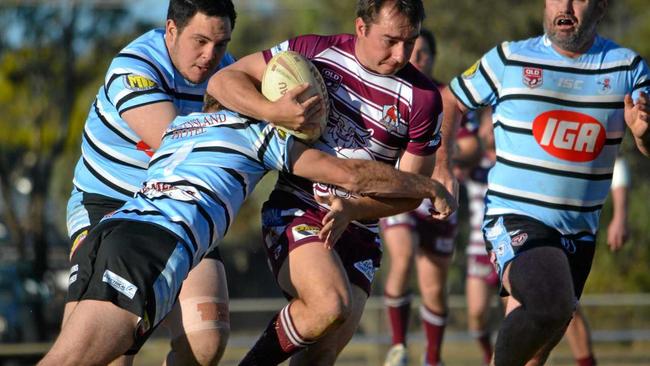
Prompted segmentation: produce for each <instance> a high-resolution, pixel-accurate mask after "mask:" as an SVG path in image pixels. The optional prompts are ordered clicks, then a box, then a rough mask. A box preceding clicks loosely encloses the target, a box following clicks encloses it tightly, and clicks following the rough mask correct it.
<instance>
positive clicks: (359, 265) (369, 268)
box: [354, 259, 375, 282]
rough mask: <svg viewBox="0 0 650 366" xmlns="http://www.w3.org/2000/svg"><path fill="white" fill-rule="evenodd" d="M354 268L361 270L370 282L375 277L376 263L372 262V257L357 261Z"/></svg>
mask: <svg viewBox="0 0 650 366" xmlns="http://www.w3.org/2000/svg"><path fill="white" fill-rule="evenodd" d="M354 268H356V269H357V270H358V271H359V272H361V273H362V274H363V275H364V276H365V277H366V278H367V279H368V281H370V282H372V280H373V279H374V278H375V265H374V264H373V263H372V259H366V260H365V261H361V262H356V263H355V264H354Z"/></svg>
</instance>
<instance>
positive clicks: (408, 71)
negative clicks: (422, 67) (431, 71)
mask: <svg viewBox="0 0 650 366" xmlns="http://www.w3.org/2000/svg"><path fill="white" fill-rule="evenodd" d="M395 76H396V77H397V78H398V79H400V80H401V81H402V82H405V83H408V84H409V85H410V86H411V87H412V88H413V92H414V94H416V93H421V94H423V95H431V96H435V95H436V94H439V91H438V90H439V85H440V84H438V83H436V82H434V81H433V80H431V79H430V78H429V77H427V76H426V75H424V74H423V73H421V72H420V71H418V69H416V68H415V66H413V65H412V64H410V63H408V64H406V66H404V67H403V68H402V69H401V70H400V71H399V72H398V73H397V74H396V75H395Z"/></svg>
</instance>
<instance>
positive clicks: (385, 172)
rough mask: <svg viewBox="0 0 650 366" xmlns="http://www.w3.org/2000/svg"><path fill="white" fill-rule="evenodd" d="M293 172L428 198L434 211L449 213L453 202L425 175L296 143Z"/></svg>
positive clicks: (357, 188) (356, 188) (355, 188)
mask: <svg viewBox="0 0 650 366" xmlns="http://www.w3.org/2000/svg"><path fill="white" fill-rule="evenodd" d="M292 162H293V173H294V174H296V175H299V176H301V177H304V178H307V179H309V180H311V181H318V182H322V183H328V184H334V185H337V186H340V187H342V188H345V189H347V190H349V191H352V192H356V193H359V194H362V195H373V196H380V197H392V198H418V199H423V198H431V199H432V200H433V201H434V202H435V201H436V200H437V201H438V206H436V210H438V211H440V212H441V213H442V214H451V213H452V212H453V211H454V210H455V209H456V202H455V200H454V199H453V197H451V195H450V194H449V192H448V191H447V190H446V189H445V187H444V186H443V185H442V184H440V183H438V182H437V181H434V180H431V179H430V178H428V177H425V176H422V175H418V174H413V173H405V172H400V171H398V170H396V169H394V168H393V167H391V166H389V165H387V164H384V163H380V162H376V161H370V160H357V159H338V158H335V157H333V156H330V155H327V154H326V153H324V152H322V151H319V150H315V149H308V148H306V145H304V144H300V143H296V144H295V146H294V148H293V150H292Z"/></svg>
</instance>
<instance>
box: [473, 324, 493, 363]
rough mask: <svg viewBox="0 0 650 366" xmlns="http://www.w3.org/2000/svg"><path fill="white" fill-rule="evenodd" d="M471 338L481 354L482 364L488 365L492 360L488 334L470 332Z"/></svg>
mask: <svg viewBox="0 0 650 366" xmlns="http://www.w3.org/2000/svg"><path fill="white" fill-rule="evenodd" d="M472 337H474V339H476V341H477V342H478V345H479V347H481V352H482V353H483V363H484V364H486V365H488V364H489V363H490V361H491V360H492V343H491V342H490V333H489V332H472Z"/></svg>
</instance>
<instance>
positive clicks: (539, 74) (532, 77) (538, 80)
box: [522, 67, 544, 89]
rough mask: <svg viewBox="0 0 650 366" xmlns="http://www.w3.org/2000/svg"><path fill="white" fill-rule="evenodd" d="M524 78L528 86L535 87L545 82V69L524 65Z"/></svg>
mask: <svg viewBox="0 0 650 366" xmlns="http://www.w3.org/2000/svg"><path fill="white" fill-rule="evenodd" d="M522 78H523V82H524V84H526V86H528V87H529V88H531V89H535V88H538V87H540V86H542V84H543V83H544V71H543V70H542V69H540V68H538V67H524V70H523V75H522Z"/></svg>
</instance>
